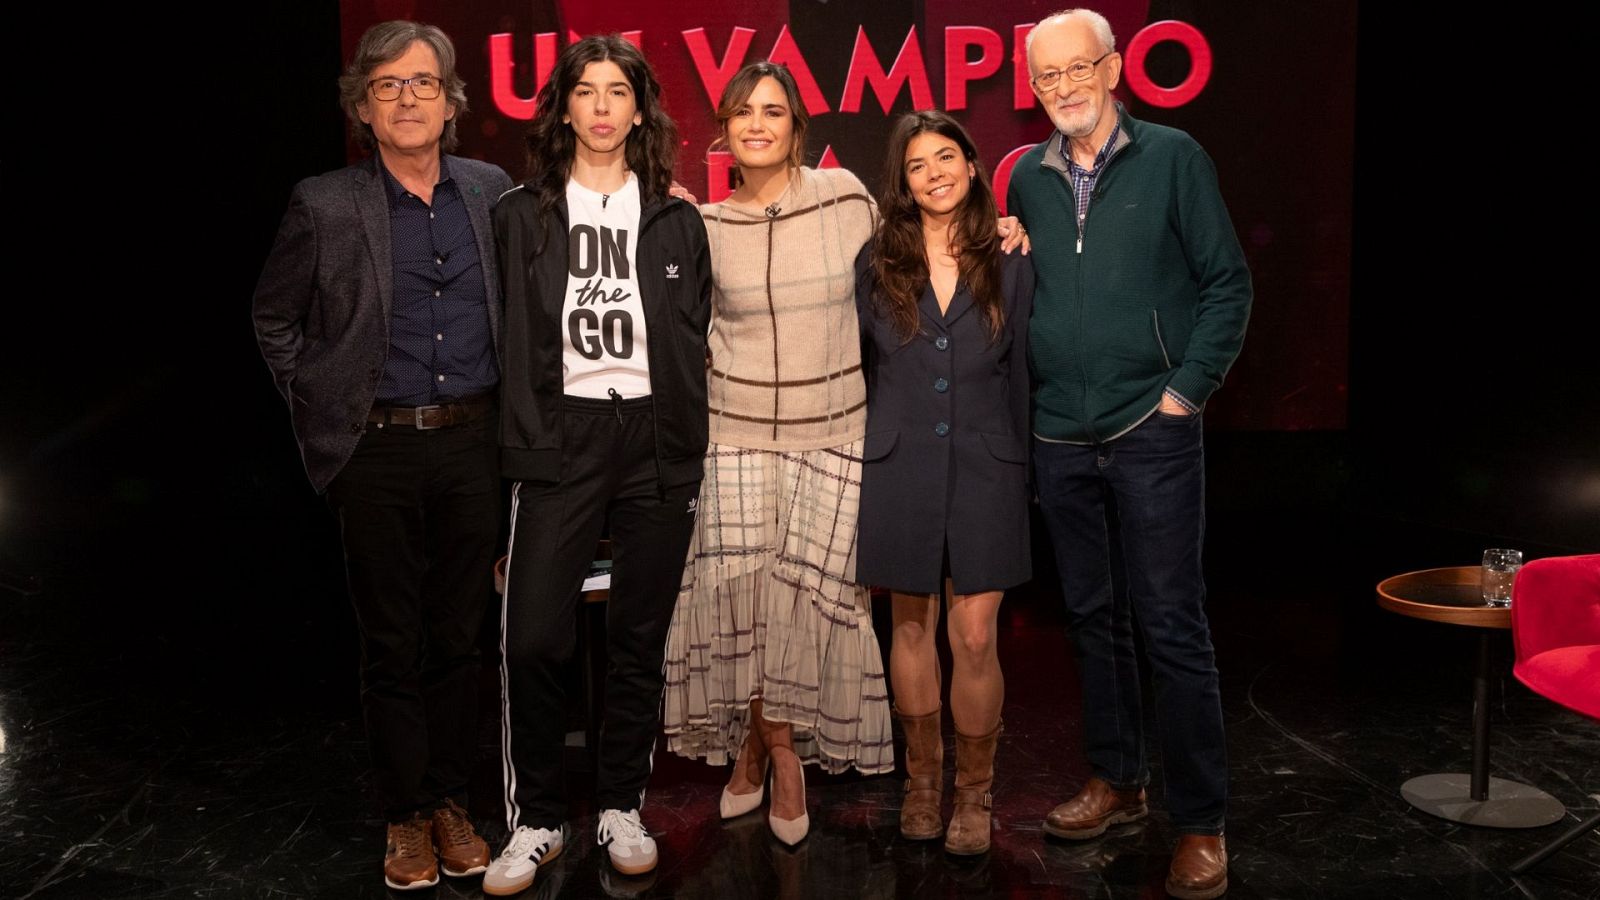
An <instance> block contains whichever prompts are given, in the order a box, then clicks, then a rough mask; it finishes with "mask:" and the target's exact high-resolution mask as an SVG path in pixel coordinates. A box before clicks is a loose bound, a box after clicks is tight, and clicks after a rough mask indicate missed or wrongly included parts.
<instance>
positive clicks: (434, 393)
mask: <svg viewBox="0 0 1600 900" xmlns="http://www.w3.org/2000/svg"><path fill="white" fill-rule="evenodd" d="M455 60H456V54H455V48H454V46H453V45H452V44H451V43H450V39H449V38H448V37H447V36H446V35H445V34H444V32H442V31H440V30H439V29H438V28H435V27H432V26H428V25H419V24H417V23H415V22H401V21H395V22H384V23H382V24H379V25H374V26H373V27H372V28H370V29H368V30H367V33H366V34H364V35H362V37H361V41H360V43H359V45H358V46H357V48H356V52H355V58H354V59H353V60H352V61H351V63H350V65H349V67H348V68H347V69H346V70H345V73H344V75H343V77H341V78H340V79H339V87H340V94H341V101H342V103H343V106H344V110H345V114H346V115H347V116H348V118H349V119H350V123H351V128H352V131H353V132H354V134H355V137H356V140H357V141H358V142H360V144H361V145H362V146H363V147H365V148H366V149H368V150H376V152H375V153H373V154H372V155H371V156H370V157H369V158H368V159H366V160H365V161H363V162H360V163H357V164H356V165H353V166H350V167H349V168H346V169H343V170H340V171H337V172H332V173H329V174H327V175H322V176H319V177H316V178H309V179H306V180H305V181H302V182H300V183H299V184H298V185H296V186H295V188H294V191H293V193H292V194H291V195H290V199H289V211H288V212H287V213H286V214H285V215H284V218H283V223H282V225H281V226H280V228H279V231H278V237H277V240H276V242H275V243H274V244H273V247H272V252H271V254H270V255H269V256H268V258H267V264H266V267H265V268H264V269H263V270H262V273H261V279H260V281H259V282H258V284H257V285H256V293H255V302H254V317H255V328H256V338H257V340H258V342H259V343H260V346H261V352H262V355H263V356H265V357H266V360H267V366H268V368H270V369H271V370H272V375H273V378H274V379H275V380H276V382H277V385H278V390H279V392H281V393H282V394H283V396H284V399H285V400H287V401H288V404H289V416H290V420H291V422H292V424H293V426H294V432H295V437H296V438H297V440H298V441H299V444H300V450H301V455H302V457H303V458H304V461H305V467H306V473H307V474H308V475H309V476H310V479H311V483H312V485H313V486H314V487H315V488H316V489H317V490H318V491H319V492H322V491H325V492H326V494H327V498H328V504H329V506H330V507H331V508H332V510H333V512H334V514H335V515H336V516H337V518H338V520H339V529H340V533H341V535H342V538H343V541H344V553H345V561H346V567H347V572H348V576H349V584H350V594H351V598H352V600H353V602H354V605H355V613H356V622H357V625H358V627H359V629H360V639H361V705H362V714H363V717H364V719H365V720H366V728H367V741H368V744H369V745H370V749H371V753H372V761H373V769H374V779H373V780H374V784H375V787H376V789H377V793H378V796H379V800H380V802H381V804H382V807H383V811H384V814H385V816H386V817H387V819H388V822H389V825H388V835H387V837H388V841H387V848H386V851H385V855H384V866H383V871H384V881H385V882H386V883H387V884H388V886H389V887H391V888H396V889H401V890H405V889H411V888H422V887H428V886H431V885H434V884H437V883H438V881H439V870H440V869H441V868H442V869H443V870H444V873H445V874H446V875H451V876H465V875H471V874H476V873H481V872H483V871H484V870H485V869H486V868H487V866H488V863H489V849H488V846H487V845H486V844H485V842H484V841H483V839H482V838H480V837H479V836H478V835H477V833H476V831H475V830H474V828H473V825H472V821H471V819H470V817H469V816H468V814H467V812H466V804H467V796H466V791H467V782H468V776H469V775H470V773H471V769H472V763H473V759H474V756H475V751H476V748H477V733H478V732H477V713H476V709H477V707H476V702H475V701H476V696H477V674H478V670H479V669H478V660H477V650H476V646H477V644H476V639H477V635H478V631H479V625H480V624H481V623H482V620H483V614H484V611H485V609H486V608H487V606H488V601H489V599H490V597H491V596H492V592H493V565H494V549H495V541H496V538H497V536H498V532H499V522H500V475H499V460H498V429H497V427H496V421H497V409H498V405H497V402H496V399H495V389H496V387H497V385H498V384H499V381H500V373H499V363H498V360H497V359H496V356H495V346H496V338H497V336H498V333H499V330H500V285H499V280H498V274H497V268H496V266H495V265H494V243H493V235H492V234H491V233H490V220H489V210H490V207H491V206H492V205H493V203H494V201H495V200H496V199H497V198H498V197H499V196H500V195H501V194H502V193H504V192H505V191H507V190H509V189H510V188H511V179H509V178H508V177H506V173H505V172H503V171H501V170H500V169H499V168H497V167H496V166H492V165H489V164H487V163H482V162H477V161H474V160H469V159H462V158H460V157H456V156H450V155H448V154H447V153H445V152H444V151H447V150H451V149H453V148H454V146H455V144H456V122H457V120H458V119H459V118H460V116H461V114H462V113H464V112H466V109H467V98H466V93H465V90H464V82H463V81H462V80H461V78H460V76H459V75H457V74H456V71H455Z"/></svg>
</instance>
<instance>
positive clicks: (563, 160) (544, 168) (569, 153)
mask: <svg viewBox="0 0 1600 900" xmlns="http://www.w3.org/2000/svg"><path fill="white" fill-rule="evenodd" d="M606 60H610V61H611V62H614V63H616V64H617V68H619V69H621V70H622V74H623V75H624V76H626V77H627V79H628V84H629V85H630V86H631V87H632V88H633V96H634V102H635V103H636V104H637V105H638V111H639V117H640V121H639V124H638V125H635V126H634V127H633V129H632V130H631V131H629V132H628V143H627V147H626V149H625V150H624V151H623V154H624V158H625V159H626V160H627V163H628V168H629V169H630V170H632V172H633V175H634V177H635V178H637V179H639V196H640V198H642V199H645V200H649V199H650V198H657V199H665V198H666V197H667V192H668V190H669V189H671V187H672V167H673V164H674V163H676V162H677V159H678V126H677V125H675V124H673V122H672V117H670V116H668V115H667V113H666V110H664V109H662V107H661V82H659V81H657V80H656V73H655V70H654V69H652V68H650V63H649V62H647V61H646V60H645V58H644V54H643V53H640V52H639V48H637V47H635V46H633V45H632V44H630V43H628V42H627V41H625V40H623V39H622V36H621V35H617V34H597V35H593V36H590V37H586V38H584V39H583V40H581V41H578V42H577V43H575V44H569V45H568V46H567V48H566V49H565V50H562V51H561V56H560V57H559V58H557V59H556V65H555V70H554V71H553V72H551V73H550V80H549V81H547V82H545V85H544V88H543V89H542V90H540V91H539V99H538V101H537V105H536V107H535V110H534V114H533V123H532V124H531V125H529V126H528V179H527V185H528V187H529V189H531V190H532V191H533V192H534V193H535V194H536V195H537V196H538V198H539V207H540V208H541V209H543V210H545V211H547V212H548V211H549V210H552V209H554V208H555V207H556V204H558V203H560V202H561V200H562V199H563V198H564V197H566V194H567V179H568V177H569V176H570V175H571V173H572V160H573V157H574V156H575V155H576V154H577V140H578V139H577V136H576V134H574V132H573V130H572V127H571V126H570V125H568V124H567V123H565V122H562V121H561V117H562V115H563V114H565V113H566V111H567V100H568V98H569V97H571V96H572V92H573V91H574V90H575V89H576V88H577V86H578V82H579V80H581V79H582V78H583V70H584V68H585V67H587V66H588V65H589V64H590V63H596V62H604V61H606Z"/></svg>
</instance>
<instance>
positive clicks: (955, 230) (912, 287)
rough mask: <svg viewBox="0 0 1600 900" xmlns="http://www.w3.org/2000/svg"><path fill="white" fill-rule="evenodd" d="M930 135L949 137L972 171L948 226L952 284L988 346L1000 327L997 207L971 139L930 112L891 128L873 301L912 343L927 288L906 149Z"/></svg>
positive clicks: (876, 242)
mask: <svg viewBox="0 0 1600 900" xmlns="http://www.w3.org/2000/svg"><path fill="white" fill-rule="evenodd" d="M930 132H931V133H933V134H937V135H940V136H941V137H945V138H949V139H950V141H952V142H953V143H954V144H955V145H956V146H957V147H958V148H960V150H961V153H962V155H963V156H965V157H966V161H967V162H968V163H970V164H971V165H972V169H973V176H972V185H971V187H970V188H969V189H968V191H967V197H966V199H965V200H964V201H962V203H961V206H960V208H958V209H957V210H956V214H955V219H954V220H953V221H952V222H951V223H950V224H951V230H950V243H951V248H952V249H953V250H954V252H955V254H956V269H957V272H958V277H959V278H960V280H961V282H962V283H964V284H966V286H967V290H968V291H970V292H971V293H972V299H973V301H974V304H975V305H976V306H977V307H978V312H979V313H980V314H981V315H982V316H983V320H984V325H985V326H986V327H987V329H988V331H989V340H990V341H993V340H995V339H996V338H997V337H999V336H1000V329H1001V328H1002V327H1003V326H1004V325H1005V302H1004V298H1002V296H1001V290H1000V235H999V233H998V232H997V231H996V228H995V225H996V222H997V221H998V220H999V217H1000V208H999V206H998V205H997V204H996V203H995V200H994V188H992V187H990V186H989V175H988V173H986V172H985V171H984V170H983V163H981V162H979V161H978V149H977V147H975V146H973V143H972V137H971V135H968V134H967V130H966V129H965V128H962V127H961V123H960V122H957V121H956V120H955V119H953V118H951V117H950V115H949V114H947V113H943V112H940V111H938V110H936V109H930V110H921V111H918V112H910V113H906V114H905V115H903V116H901V117H900V118H899V119H897V120H896V121H895V123H894V131H893V132H892V133H891V134H890V135H889V155H888V157H887V159H886V160H885V166H884V173H883V184H884V189H883V195H882V196H881V197H879V198H878V216H879V220H878V222H879V224H878V233H877V234H876V235H874V236H873V239H872V267H873V271H874V273H875V274H876V275H877V282H878V286H877V290H876V291H874V292H873V300H874V302H875V304H876V305H877V308H878V310H879V311H880V312H882V313H883V314H884V315H885V316H886V317H888V319H889V321H890V322H891V323H893V325H894V329H895V331H896V332H897V333H898V334H899V335H900V337H901V339H902V340H904V341H910V340H911V339H912V337H914V336H915V335H916V334H917V331H918V329H919V327H920V323H919V319H918V316H917V300H918V299H920V298H921V297H922V290H923V288H924V287H926V286H927V284H928V258H927V255H926V250H925V244H924V241H923V237H922V208H921V207H920V206H918V205H917V198H916V197H914V196H913V195H912V193H911V187H910V185H908V184H907V183H906V148H907V147H909V146H911V141H912V140H913V139H915V138H916V137H917V136H918V135H921V134H928V133H930Z"/></svg>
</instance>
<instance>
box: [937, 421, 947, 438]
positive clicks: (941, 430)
mask: <svg viewBox="0 0 1600 900" xmlns="http://www.w3.org/2000/svg"><path fill="white" fill-rule="evenodd" d="M933 433H934V434H937V435H938V436H939V437H944V436H945V435H947V434H949V433H950V426H949V425H946V424H945V423H943V422H940V423H939V424H937V425H935V426H933Z"/></svg>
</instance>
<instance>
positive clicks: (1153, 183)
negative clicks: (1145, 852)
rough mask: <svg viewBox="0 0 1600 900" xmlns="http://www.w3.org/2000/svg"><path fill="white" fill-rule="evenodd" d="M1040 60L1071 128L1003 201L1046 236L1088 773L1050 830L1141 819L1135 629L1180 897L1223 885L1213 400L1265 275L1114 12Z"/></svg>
mask: <svg viewBox="0 0 1600 900" xmlns="http://www.w3.org/2000/svg"><path fill="white" fill-rule="evenodd" d="M1027 53H1028V68H1029V73H1030V74H1031V75H1032V76H1033V77H1032V83H1033V90H1034V93H1035V94H1036V95H1037V96H1038V97H1039V102H1040V104H1041V105H1042V106H1043V107H1044V109H1045V112H1046V113H1048V114H1049V116H1050V120H1051V121H1052V122H1053V123H1055V126H1056V129H1057V133H1055V134H1052V135H1051V136H1050V137H1049V138H1048V139H1046V140H1045V141H1044V142H1042V143H1040V144H1039V145H1038V146H1036V147H1034V148H1033V149H1032V150H1030V151H1029V152H1028V153H1027V154H1026V155H1024V156H1023V157H1022V159H1021V160H1019V161H1018V163H1017V166H1016V169H1015V170H1014V171H1013V173H1012V176H1011V187H1010V194H1009V199H1008V209H1007V211H1008V212H1009V213H1011V214H1012V215H1015V216H1017V217H1018V218H1020V219H1021V220H1022V222H1023V224H1024V225H1025V226H1027V229H1028V231H1029V232H1030V233H1031V234H1032V236H1033V255H1032V259H1033V264H1034V269H1035V271H1036V272H1037V274H1038V288H1037V293H1036V294H1035V295H1034V307H1033V318H1032V320H1031V323H1030V328H1029V349H1030V355H1031V359H1032V364H1033V370H1034V378H1035V382H1036V387H1037V391H1036V394H1035V399H1034V426H1033V427H1034V438H1035V439H1034V466H1035V472H1036V479H1037V481H1036V484H1037V489H1038V494H1039V503H1040V508H1041V510H1042V512H1043V514H1044V519H1045V523H1046V525H1047V527H1048V530H1049V532H1050V538H1051V542H1052V544H1053V546H1054V550H1055V555H1056V563H1057V568H1058V569H1059V570H1060V572H1061V589H1062V593H1063V595H1064V597H1065V601H1066V607H1067V619H1068V625H1069V628H1070V631H1071V633H1072V640H1073V645H1074V648H1075V650H1076V655H1077V658H1078V666H1079V671H1080V674H1081V677H1082V682H1083V718H1084V744H1085V751H1086V754H1087V756H1088V758H1089V766H1090V770H1091V777H1090V778H1089V781H1088V784H1087V785H1086V786H1085V787H1084V788H1083V789H1082V791H1080V792H1079V793H1078V795H1077V796H1075V797H1073V798H1072V799H1071V800H1069V801H1067V802H1066V803H1063V804H1061V805H1060V806H1058V807H1056V808H1055V810H1053V811H1052V812H1051V813H1050V815H1049V818H1048V819H1047V820H1046V822H1045V825H1044V828H1045V831H1047V832H1048V833H1050V834H1052V835H1056V836H1058V837H1063V838H1068V839H1078V840H1082V839H1088V838H1093V837H1097V836H1099V835H1101V834H1103V833H1105V831H1106V829H1107V828H1108V827H1110V826H1112V825H1115V824H1118V823H1122V822H1132V821H1135V820H1138V819H1141V818H1143V817H1144V816H1145V815H1146V812H1147V807H1146V803H1145V790H1144V787H1145V784H1146V782H1147V781H1148V780H1149V768H1148V766H1147V764H1146V760H1145V756H1144V733H1143V727H1142V723H1143V716H1142V713H1141V710H1140V688H1139V666H1138V660H1137V659H1136V658H1135V651H1134V639H1133V627H1134V623H1135V622H1137V623H1138V625H1139V627H1140V630H1141V632H1142V634H1143V637H1144V644H1145V648H1146V652H1147V656H1148V658H1149V661H1150V668H1151V670H1152V672H1153V675H1154V680H1155V688H1156V707H1157V709H1156V711H1157V719H1158V721H1159V723H1160V726H1161V728H1160V743H1161V756H1162V763H1163V772H1164V781H1165V787H1166V793H1165V798H1166V802H1167V807H1168V809H1169V811H1170V813H1171V817H1172V824H1173V827H1174V828H1175V830H1176V831H1177V832H1178V835H1179V837H1178V843H1177V848H1176V850H1174V852H1173V856H1172V864H1171V869H1170V870H1169V872H1168V876H1167V884H1166V887H1167V891H1168V893H1170V894H1172V895H1173V896H1176V897H1181V898H1209V897H1216V896H1218V895H1220V894H1222V893H1223V892H1224V891H1226V890H1227V888H1228V862H1227V851H1226V849H1225V846H1224V843H1223V837H1222V832H1223V817H1224V813H1225V807H1226V804H1227V780H1228V779H1227V774H1228V773H1227V755H1226V750H1225V747H1224V743H1223V732H1222V704H1221V699H1220V694H1219V691H1218V686H1217V668H1216V662H1215V660H1214V657H1213V653H1212V646H1211V635H1210V626H1209V624H1208V623H1207V620H1206V613H1205V594H1206V591H1205V582H1204V580H1203V578H1202V575H1201V565H1200V551H1201V544H1202V542H1203V532H1204V523H1205V511H1204V499H1203V498H1204V490H1205V460H1204V451H1203V448H1202V441H1201V409H1202V408H1203V407H1204V406H1205V402H1206V400H1207V399H1208V398H1209V397H1210V396H1211V394H1212V392H1213V391H1215V390H1216V389H1217V388H1218V387H1219V386H1220V385H1221V383H1222V378H1223V375H1224V374H1225V373H1226V372H1227V370H1228V368H1229V366H1231V365H1232V364H1233V360H1234V358H1235V357H1237V356H1238V354H1239V348H1240V346H1241V345H1242V344H1243V341H1244V331H1245V323H1246V321H1247V320H1248V319H1249V315H1250V302H1251V287H1250V273H1249V270H1248V269H1247V268H1246V266H1245V259H1244V253H1243V251H1242V250H1241V249H1240V247H1239V241H1238V238H1237V237H1236V236H1235V234H1234V229H1233V223H1232V222H1231V221H1230V220H1229V218H1228V211H1227V209H1226V208H1225V207H1224V206H1223V202H1222V196H1221V193H1220V191H1219V190H1218V187H1217V176H1216V171H1215V169H1214V168H1213V166H1212V163H1211V160H1210V158H1209V157H1207V156H1206V154H1205V151H1203V150H1201V149H1200V146H1199V145H1198V144H1196V143H1195V142H1194V140H1193V139H1192V138H1190V137H1189V136H1188V135H1187V134H1184V133H1183V132H1181V131H1177V130H1175V129H1172V128H1166V127H1163V126H1160V125H1155V124H1152V123H1148V122H1141V121H1139V120H1137V119H1135V118H1133V117H1132V116H1130V115H1128V113H1127V111H1126V110H1125V109H1123V108H1122V107H1121V106H1120V105H1119V104H1116V103H1114V101H1113V100H1112V96H1111V92H1112V90H1113V89H1114V88H1115V87H1116V86H1117V82H1118V79H1119V78H1120V76H1121V74H1122V57H1121V55H1119V54H1118V53H1117V52H1116V41H1115V38H1114V37H1113V35H1112V33H1111V26H1110V24H1109V23H1108V22H1107V21H1106V20H1105V18H1104V17H1103V16H1101V15H1100V14H1098V13H1095V12H1092V11H1090V10H1085V9H1077V10H1068V11H1066V12H1062V13H1057V14H1055V15H1052V16H1050V17H1048V18H1046V19H1045V20H1044V21H1043V22H1040V23H1039V25H1038V26H1037V27H1036V28H1034V30H1033V31H1032V33H1031V34H1030V35H1029V36H1028V41H1027ZM1114 545H1120V550H1121V552H1120V554H1117V553H1116V552H1114V550H1113V546H1114ZM1113 561H1119V562H1120V563H1121V564H1122V565H1123V566H1124V571H1125V573H1126V578H1125V579H1124V578H1123V577H1122V576H1121V575H1120V574H1119V577H1118V578H1116V579H1115V582H1116V589H1115V590H1114V589H1113V578H1112V574H1111V567H1112V565H1113ZM1124 582H1125V585H1124Z"/></svg>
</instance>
